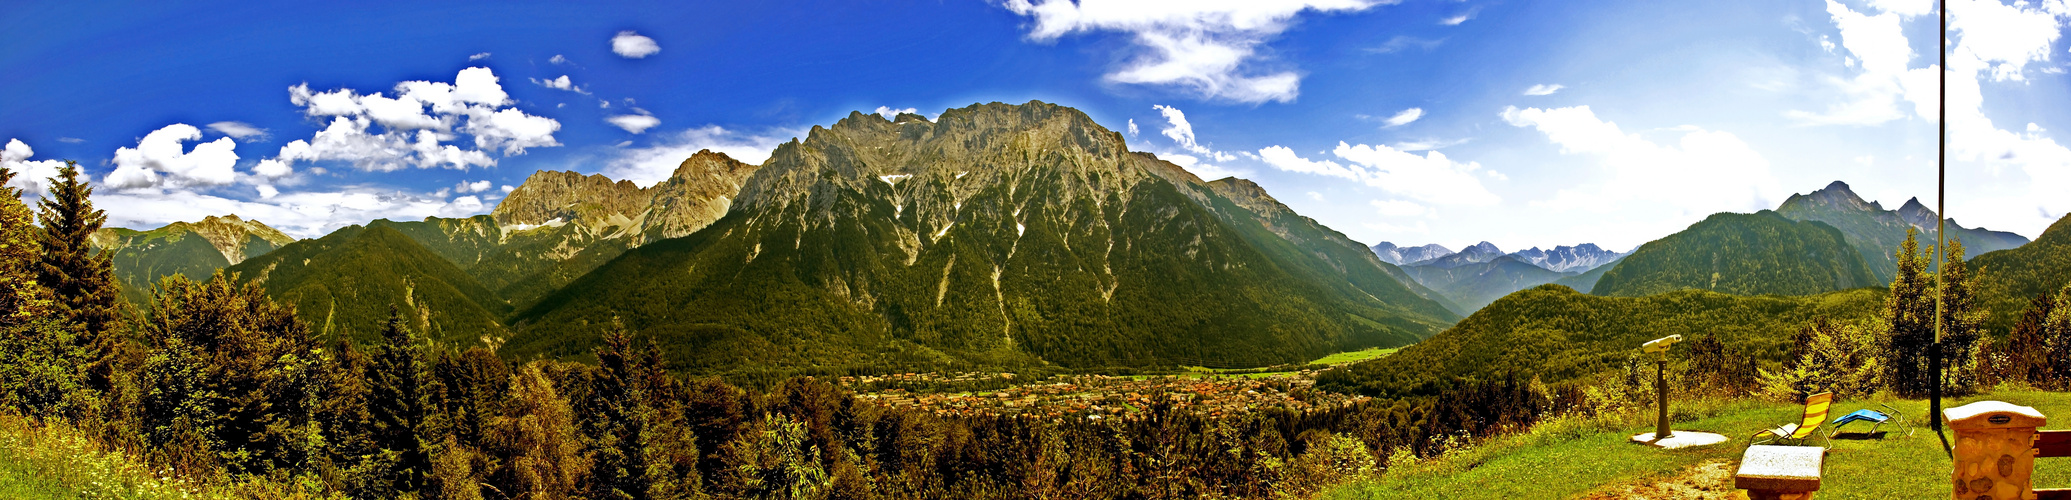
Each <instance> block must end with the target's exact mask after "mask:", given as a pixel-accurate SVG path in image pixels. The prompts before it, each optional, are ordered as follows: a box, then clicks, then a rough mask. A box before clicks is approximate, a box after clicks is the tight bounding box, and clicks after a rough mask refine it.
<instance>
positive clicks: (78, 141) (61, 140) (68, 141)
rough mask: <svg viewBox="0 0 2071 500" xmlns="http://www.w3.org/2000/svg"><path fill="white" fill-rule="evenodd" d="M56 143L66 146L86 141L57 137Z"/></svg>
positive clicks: (76, 138)
mask: <svg viewBox="0 0 2071 500" xmlns="http://www.w3.org/2000/svg"><path fill="white" fill-rule="evenodd" d="M58 142H62V143H66V144H79V143H82V142H86V139H80V138H78V137H59V138H58Z"/></svg>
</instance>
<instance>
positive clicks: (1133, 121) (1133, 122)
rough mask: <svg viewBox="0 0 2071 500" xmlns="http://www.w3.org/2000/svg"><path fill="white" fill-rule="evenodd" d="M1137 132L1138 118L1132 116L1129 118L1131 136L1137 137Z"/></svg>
mask: <svg viewBox="0 0 2071 500" xmlns="http://www.w3.org/2000/svg"><path fill="white" fill-rule="evenodd" d="M1137 132H1138V130H1137V129H1136V119H1135V118H1130V119H1129V137H1136V134H1137Z"/></svg>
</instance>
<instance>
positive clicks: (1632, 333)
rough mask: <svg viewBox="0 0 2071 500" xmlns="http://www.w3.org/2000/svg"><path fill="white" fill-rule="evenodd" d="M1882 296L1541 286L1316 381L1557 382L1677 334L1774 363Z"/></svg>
mask: <svg viewBox="0 0 2071 500" xmlns="http://www.w3.org/2000/svg"><path fill="white" fill-rule="evenodd" d="M1884 296H1885V292H1884V291H1883V290H1882V289H1877V288H1862V289H1855V290H1847V291H1841V292H1833V293H1826V294H1821V295H1813V296H1806V297H1779V296H1759V297H1748V296H1740V295H1727V294H1722V293H1714V292H1708V291H1702V290H1682V291H1676V292H1669V293H1664V294H1660V295H1654V296H1648V297H1598V296H1594V295H1585V294H1582V293H1580V292H1576V291H1574V290H1573V289H1570V288H1568V287H1565V286H1560V285H1544V286H1540V287H1538V288H1533V289H1530V290H1525V291H1522V292H1518V293H1514V294H1511V295H1510V296H1507V297H1504V298H1503V299H1502V300H1497V301H1496V302H1495V303H1493V304H1489V306H1488V307H1485V308H1482V310H1481V311H1479V312H1476V313H1474V315H1473V316H1469V317H1467V319H1464V320H1461V321H1460V323H1459V324H1457V325H1454V326H1453V327H1452V328H1449V329H1447V330H1446V331H1445V332H1443V333H1440V334H1438V335H1436V336H1433V337H1431V338H1430V339H1427V340H1425V341H1423V342H1419V343H1417V344H1416V345H1413V346H1410V347H1408V348H1404V349H1403V350H1401V351H1399V352H1396V353H1395V354H1393V355H1389V356H1387V357H1383V358H1380V359H1375V360H1373V361H1367V362H1362V363H1359V364H1355V365H1351V366H1348V367H1345V368H1340V369H1335V370H1331V371H1329V372H1325V373H1324V374H1323V375H1321V376H1319V377H1318V379H1317V384H1318V385H1320V386H1322V387H1325V388H1328V389H1331V390H1339V391H1356V392H1358V393H1361V394H1366V395H1371V396H1376V397H1398V396H1407V395H1436V394H1439V393H1441V392H1443V391H1444V390H1445V388H1447V387H1449V386H1452V385H1457V384H1460V383H1465V382H1473V381H1489V380H1496V379H1500V378H1503V377H1506V376H1515V377H1516V378H1517V379H1518V380H1531V379H1532V378H1533V377H1538V378H1539V379H1540V380H1541V381H1543V382H1545V383H1547V384H1553V383H1557V382H1562V381H1567V380H1575V379H1579V378H1583V377H1588V376H1591V375H1594V374H1596V373H1599V372H1602V371H1605V370H1613V369H1619V368H1621V367H1622V366H1623V364H1624V363H1625V361H1626V360H1627V359H1628V358H1629V357H1631V356H1633V355H1634V352H1635V350H1636V349H1637V348H1638V347H1639V345H1640V344H1641V343H1644V342H1646V341H1648V340H1653V339H1656V338H1661V337H1665V336H1668V335H1675V334H1679V335H1682V336H1683V338H1684V340H1696V338H1695V337H1701V336H1703V335H1708V334H1716V335H1718V338H1719V341H1720V342H1722V343H1723V344H1724V345H1726V346H1727V347H1728V348H1731V349H1735V350H1737V352H1741V353H1746V354H1748V355H1752V356H1755V357H1756V358H1757V360H1758V361H1761V362H1773V361H1777V360H1780V359H1782V358H1783V356H1784V355H1785V354H1786V353H1787V352H1788V350H1789V343H1790V341H1791V336H1792V335H1793V334H1794V333H1796V332H1797V331H1798V329H1799V328H1800V327H1802V326H1804V325H1805V324H1807V323H1809V322H1810V321H1812V320H1813V319H1815V318H1821V317H1824V318H1828V319H1833V320H1850V319H1855V318H1864V317H1869V316H1871V315H1874V314H1877V313H1878V311H1880V310H1881V308H1882V307H1883V304H1884ZM1456 378H1457V379H1456Z"/></svg>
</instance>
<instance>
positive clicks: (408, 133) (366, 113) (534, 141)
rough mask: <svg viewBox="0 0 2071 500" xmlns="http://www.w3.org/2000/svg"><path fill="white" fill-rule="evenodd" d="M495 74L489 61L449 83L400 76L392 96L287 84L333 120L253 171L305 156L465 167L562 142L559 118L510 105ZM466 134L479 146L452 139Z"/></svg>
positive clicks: (306, 107)
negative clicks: (486, 65)
mask: <svg viewBox="0 0 2071 500" xmlns="http://www.w3.org/2000/svg"><path fill="white" fill-rule="evenodd" d="M498 80H499V79H498V78H497V76H496V74H495V73H494V72H492V71H490V69H489V68H484V67H473V68H467V69H463V70H460V72H459V73H458V74H456V75H454V79H453V83H450V84H449V83H445V82H428V81H406V82H402V83H398V84H396V86H395V88H394V92H395V97H389V96H387V95H384V94H382V93H380V92H376V93H371V94H364V95H362V94H359V93H358V92H356V91H354V90H352V89H337V90H331V91H324V92H315V91H312V90H310V88H309V85H308V84H299V85H296V86H294V87H289V88H288V101H289V102H291V103H293V104H295V105H296V106H300V107H302V108H303V114H305V115H308V116H310V117H325V116H328V117H331V119H330V123H329V124H328V125H327V126H326V127H325V128H324V129H323V130H320V131H318V132H317V133H316V134H315V135H314V136H312V137H310V138H309V139H306V140H304V139H297V140H294V141H291V142H289V143H287V144H286V145H283V146H281V148H280V152H279V154H277V155H275V157H274V158H269V159H265V160H262V161H260V162H259V163H258V164H257V165H255V166H254V167H253V173H254V174H256V175H259V176H261V177H269V178H271V177H280V176H285V175H287V174H288V173H289V172H292V171H293V166H294V164H295V163H296V162H304V161H344V162H351V163H352V164H353V166H354V167H356V168H359V169H361V170H370V171H384V172H385V171H393V170H398V169H401V168H404V167H409V166H414V167H418V168H430V167H435V166H446V167H451V168H458V169H463V170H464V169H467V168H469V167H472V166H493V165H495V164H496V160H495V159H494V158H491V157H490V156H489V154H488V153H486V152H484V151H483V150H501V151H500V152H501V153H502V154H503V155H505V156H510V155H517V154H523V153H524V152H525V150H526V149H528V148H538V147H553V146H559V145H561V143H560V142H559V141H557V140H555V139H554V133H555V132H558V131H560V129H561V123H560V122H558V121H555V120H554V119H552V118H546V117H542V116H534V115H530V114H526V113H525V112H523V111H519V110H518V109H517V108H512V107H506V106H509V105H511V104H513V102H512V101H511V99H510V94H509V93H506V92H504V90H503V85H501V84H500V83H498ZM427 110H428V112H427ZM377 125H378V126H379V129H376V128H375V127H376V126H377ZM462 134H465V135H468V136H471V137H472V138H473V139H474V147H475V148H477V149H462V148H461V147H459V146H458V145H455V144H448V143H449V142H454V141H458V140H460V138H461V137H460V136H461V135H462Z"/></svg>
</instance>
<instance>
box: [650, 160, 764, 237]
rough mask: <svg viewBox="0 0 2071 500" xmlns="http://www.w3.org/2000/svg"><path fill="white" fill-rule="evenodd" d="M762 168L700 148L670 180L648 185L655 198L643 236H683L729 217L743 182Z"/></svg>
mask: <svg viewBox="0 0 2071 500" xmlns="http://www.w3.org/2000/svg"><path fill="white" fill-rule="evenodd" d="M759 168H761V167H760V166H758V165H750V164H747V163H743V162H741V161H740V160H735V159H733V157H730V156H727V155H726V153H720V152H715V151H712V150H709V149H705V150H699V151H698V152H697V154H693V155H691V156H690V158H687V159H684V160H683V163H682V164H681V165H677V166H676V172H675V173H673V174H670V175H669V179H668V180H664V181H662V182H661V183H659V184H655V185H654V187H652V188H648V192H649V193H648V194H649V195H650V200H651V201H650V203H649V206H648V207H647V210H646V211H647V215H646V217H645V218H643V219H642V221H641V222H642V224H641V231H640V234H641V238H642V239H643V240H645V241H653V240H659V239H666V238H676V237H681V236H684V235H687V234H690V233H692V232H696V231H697V230H699V229H703V228H704V227H705V226H707V225H711V224H712V221H716V220H719V218H720V217H725V216H726V211H727V210H728V209H729V208H731V207H732V206H733V200H734V198H733V197H734V195H736V194H739V193H740V192H741V183H742V182H746V181H747V180H748V176H749V175H753V174H754V173H755V171H756V170H757V169H759ZM643 242H644V241H643Z"/></svg>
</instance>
